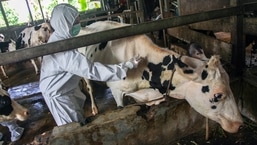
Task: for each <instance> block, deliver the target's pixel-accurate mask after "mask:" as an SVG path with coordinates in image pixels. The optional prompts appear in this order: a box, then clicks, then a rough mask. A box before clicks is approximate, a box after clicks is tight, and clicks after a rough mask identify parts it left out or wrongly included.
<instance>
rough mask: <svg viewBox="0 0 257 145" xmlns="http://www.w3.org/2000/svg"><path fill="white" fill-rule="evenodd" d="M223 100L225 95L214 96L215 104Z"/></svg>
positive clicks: (217, 94)
mask: <svg viewBox="0 0 257 145" xmlns="http://www.w3.org/2000/svg"><path fill="white" fill-rule="evenodd" d="M222 99H224V95H223V94H222V93H216V94H214V102H218V101H220V100H222Z"/></svg>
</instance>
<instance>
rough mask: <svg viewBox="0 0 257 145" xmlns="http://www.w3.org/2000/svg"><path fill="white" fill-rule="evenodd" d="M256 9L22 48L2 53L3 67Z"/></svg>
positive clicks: (153, 23) (239, 8) (225, 11)
mask: <svg viewBox="0 0 257 145" xmlns="http://www.w3.org/2000/svg"><path fill="white" fill-rule="evenodd" d="M246 7H248V8H250V7H251V8H253V7H255V8H257V3H254V4H250V5H248V4H245V5H243V6H237V7H231V8H224V9H219V10H213V11H207V12H201V13H196V14H190V15H184V16H179V17H172V18H166V19H161V20H158V21H151V22H146V23H141V24H137V25H131V26H126V27H122V28H116V29H112V30H106V31H102V32H97V33H93V34H88V35H83V36H78V37H74V38H70V39H66V40H62V41H57V42H53V43H48V44H43V45H40V46H36V47H31V48H26V49H20V50H17V51H13V52H8V53H2V54H0V65H4V64H10V63H15V62H19V61H23V60H27V59H31V58H35V57H39V56H43V55H48V54H52V53H57V52H61V51H67V50H71V49H76V48H79V47H83V46H88V45H92V44H96V43H99V42H104V41H109V40H114V39H119V38H124V37H128V36H133V35H138V34H144V33H148V32H151V31H157V30H160V29H166V28H171V27H177V26H182V25H186V24H191V23H195V22H200V21H206V20H211V19H217V18H223V17H230V16H234V15H238V14H243V12H244V9H243V8H246Z"/></svg>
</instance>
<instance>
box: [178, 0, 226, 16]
mask: <svg viewBox="0 0 257 145" xmlns="http://www.w3.org/2000/svg"><path fill="white" fill-rule="evenodd" d="M229 6H230V1H229V0H215V2H211V1H210V0H179V13H180V15H188V14H193V13H199V12H204V11H211V10H215V9H221V8H225V7H229Z"/></svg>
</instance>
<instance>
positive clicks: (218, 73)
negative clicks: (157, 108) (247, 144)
mask: <svg viewBox="0 0 257 145" xmlns="http://www.w3.org/2000/svg"><path fill="white" fill-rule="evenodd" d="M176 73H178V74H179V76H181V77H183V78H185V77H187V78H189V80H188V81H187V82H184V83H182V84H179V85H178V86H176V87H175V89H174V90H173V91H171V92H170V94H169V95H170V96H172V97H175V98H178V99H186V100H187V102H188V103H189V104H190V105H191V106H192V107H193V108H194V109H195V110H196V111H197V112H199V113H200V114H202V115H203V116H205V117H208V118H210V119H212V120H214V121H216V122H218V123H219V124H220V125H221V126H222V128H223V129H224V130H226V131H227V132H230V133H235V132H237V131H238V129H239V128H240V126H241V125H242V124H243V121H242V117H241V115H240V112H239V110H238V107H237V104H236V102H235V100H234V96H233V93H232V91H231V89H230V85H229V76H228V74H227V73H226V71H225V70H224V69H223V67H222V65H221V63H220V60H219V57H218V56H212V57H211V59H210V60H209V61H208V62H206V64H205V65H202V66H201V67H198V68H196V69H195V71H194V73H193V74H194V75H192V74H185V73H184V71H183V70H182V69H181V68H180V67H176ZM196 76H197V77H196ZM190 77H191V78H190Z"/></svg>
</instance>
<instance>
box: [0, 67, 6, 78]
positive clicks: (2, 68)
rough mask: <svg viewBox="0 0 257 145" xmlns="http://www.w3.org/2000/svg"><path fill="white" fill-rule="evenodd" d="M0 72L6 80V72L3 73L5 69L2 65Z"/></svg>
mask: <svg viewBox="0 0 257 145" xmlns="http://www.w3.org/2000/svg"><path fill="white" fill-rule="evenodd" d="M1 70H2V72H3V75H4V77H5V78H8V76H7V74H6V72H5V69H4V66H3V65H1Z"/></svg>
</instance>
